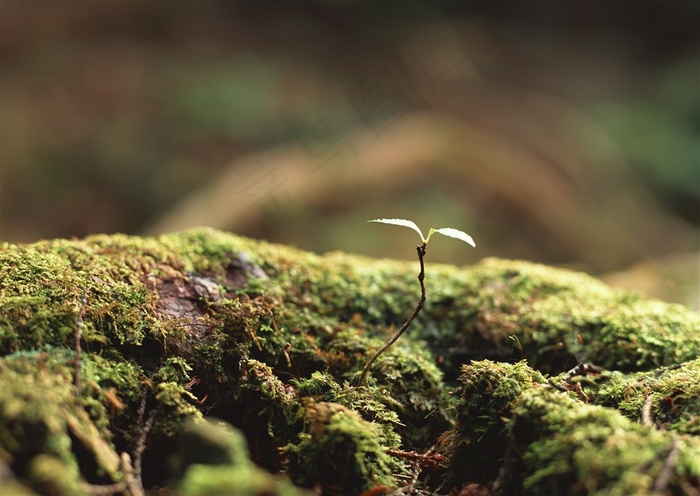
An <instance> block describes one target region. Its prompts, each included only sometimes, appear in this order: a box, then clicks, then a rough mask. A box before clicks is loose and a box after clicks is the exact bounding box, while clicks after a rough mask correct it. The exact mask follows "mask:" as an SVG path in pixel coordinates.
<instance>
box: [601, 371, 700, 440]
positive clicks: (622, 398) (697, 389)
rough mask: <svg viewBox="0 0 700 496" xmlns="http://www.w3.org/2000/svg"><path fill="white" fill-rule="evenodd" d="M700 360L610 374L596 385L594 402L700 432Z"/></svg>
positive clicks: (656, 422) (632, 416) (637, 418)
mask: <svg viewBox="0 0 700 496" xmlns="http://www.w3.org/2000/svg"><path fill="white" fill-rule="evenodd" d="M698 398H700V359H696V360H692V361H690V362H687V363H685V364H683V366H682V367H668V368H661V369H657V370H655V371H653V372H649V371H646V372H638V373H636V374H629V375H626V374H619V373H616V374H611V375H609V376H606V377H605V380H604V381H601V382H600V383H599V384H598V385H597V386H595V387H594V388H593V401H594V403H596V404H598V405H602V406H607V407H611V408H615V409H617V410H619V411H620V412H621V413H622V414H624V415H625V416H626V417H627V418H629V419H630V420H633V421H636V422H644V418H643V417H644V410H645V404H646V403H647V401H648V402H649V405H648V411H649V415H650V418H649V419H648V422H650V423H651V424H653V425H656V426H658V427H661V428H664V429H668V430H671V431H675V432H679V433H682V434H692V435H695V436H698V435H700V401H698Z"/></svg>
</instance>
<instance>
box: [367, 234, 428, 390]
mask: <svg viewBox="0 0 700 496" xmlns="http://www.w3.org/2000/svg"><path fill="white" fill-rule="evenodd" d="M425 250H426V244H425V243H423V244H422V245H418V246H416V251H417V252H418V261H419V262H420V273H419V274H418V281H419V282H420V292H421V297H420V301H419V302H418V305H416V308H415V310H413V313H412V314H411V316H410V317H409V318H408V320H407V321H406V322H405V323H404V325H402V326H401V329H399V330H398V331H396V333H395V334H394V335H393V336H391V338H389V340H388V341H387V342H386V343H384V344H383V345H382V347H381V348H379V349H378V350H377V351H376V352H375V353H374V355H372V358H370V359H369V361H368V362H367V365H365V368H364V369H362V375H361V376H360V380H359V382H358V383H357V386H358V387H362V385H363V384H364V383H365V379H366V378H367V374H368V373H369V369H370V368H371V367H372V364H373V363H374V361H375V360H376V359H377V358H379V355H381V354H382V353H384V352H385V351H386V350H387V349H389V347H390V346H391V345H392V344H394V343H395V342H396V340H397V339H399V338H400V337H401V335H402V334H403V333H404V332H406V329H408V326H410V325H411V322H413V319H415V318H416V316H417V315H418V313H419V312H420V311H421V309H422V308H423V305H424V304H425V282H424V281H425V266H424V264H423V257H424V256H425Z"/></svg>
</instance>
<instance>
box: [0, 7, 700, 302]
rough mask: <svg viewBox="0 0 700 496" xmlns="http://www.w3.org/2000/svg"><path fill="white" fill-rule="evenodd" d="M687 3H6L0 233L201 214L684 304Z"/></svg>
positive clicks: (163, 221) (699, 181) (696, 63)
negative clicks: (420, 249)
mask: <svg viewBox="0 0 700 496" xmlns="http://www.w3.org/2000/svg"><path fill="white" fill-rule="evenodd" d="M699 24H700V4H699V3H698V2H696V1H691V0H673V1H664V2H659V1H651V0H648V1H636V2H632V1H617V2H603V1H575V2H555V1H537V0H527V1H520V2H490V1H486V0H480V1H447V0H444V1H439V2H428V1H420V2H419V1H405V2H404V1H386V2H379V1H375V2H369V1H357V0H345V1H341V0H336V1H327V2H322V1H311V0H307V1H296V2H292V1H277V2H272V1H234V2H224V1H200V2H184V1H180V2H161V1H154V2H137V1H120V2H117V1H100V2H83V1H66V2H48V1H46V2H44V1H33V0H32V1H8V0H1V1H0V63H1V66H0V70H1V74H0V76H1V79H0V147H1V148H0V239H1V240H3V241H10V242H31V241H34V240H38V239H42V238H52V237H70V236H78V237H80V236H84V235H87V234H90V233H97V232H106V233H112V232H125V233H130V234H155V233H159V232H166V231H171V230H175V229H181V228H186V227H190V226H195V225H209V226H213V227H217V228H221V229H227V230H231V231H234V232H237V233H239V234H244V235H248V236H252V237H256V238H264V239H268V240H270V241H276V242H283V243H291V244H295V245H297V246H299V247H302V248H305V249H309V250H314V251H317V252H324V251H328V250H335V249H337V250H344V251H351V252H358V253H365V254H368V255H372V256H387V257H393V258H407V259H412V258H414V257H415V250H414V246H415V244H416V243H417V241H418V239H417V237H416V236H415V234H414V233H411V232H410V231H409V230H405V231H404V230H401V229H400V228H398V227H392V226H380V225H373V224H366V220H368V219H372V218H378V217H401V218H409V219H412V220H414V221H416V222H417V223H418V224H419V225H421V226H422V227H423V228H424V230H426V231H427V229H428V228H429V227H431V226H432V227H444V226H450V227H455V228H458V229H462V230H465V231H467V232H469V233H470V234H471V235H472V236H473V237H474V239H475V240H476V242H477V248H476V250H473V249H471V248H469V247H467V246H466V245H463V244H461V243H459V242H457V241H454V240H449V239H447V238H444V239H440V240H439V241H433V242H432V243H431V245H430V251H429V254H428V262H431V261H432V262H436V261H441V262H452V263H457V264H465V263H472V262H474V261H476V260H478V259H480V258H483V257H486V256H501V257H510V258H526V259H530V260H534V261H538V262H544V263H551V264H556V265H562V266H567V267H572V268H576V269H581V270H585V271H588V272H591V273H594V274H598V275H603V274H605V275H606V276H605V277H606V278H607V280H609V281H611V282H614V283H615V284H619V285H621V286H624V287H628V288H632V289H636V290H639V291H643V292H648V293H650V294H656V295H659V296H661V297H663V298H665V299H670V300H673V301H681V302H684V303H686V304H690V305H691V306H695V307H697V306H698V304H697V298H698V276H699V267H700V266H699V264H700V261H699V258H698V250H699V248H700V242H699V237H698V227H699V225H700V140H699V136H700V94H699V92H700V90H699V88H698V74H699V73H700V59H699V53H698V47H699V46H700V45H699V44H698V42H699V41H700V39H699V38H700V30H698V25H699Z"/></svg>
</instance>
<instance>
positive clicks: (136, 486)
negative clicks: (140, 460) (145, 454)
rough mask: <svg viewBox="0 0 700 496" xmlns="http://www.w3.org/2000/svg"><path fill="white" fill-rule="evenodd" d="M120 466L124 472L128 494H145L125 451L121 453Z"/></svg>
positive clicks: (133, 495) (136, 495)
mask: <svg viewBox="0 0 700 496" xmlns="http://www.w3.org/2000/svg"><path fill="white" fill-rule="evenodd" d="M121 466H122V473H123V474H124V483H125V484H126V490H127V492H128V493H129V496H145V494H146V493H145V492H144V490H143V484H141V481H140V480H139V479H138V478H137V477H136V474H135V473H134V467H133V466H132V465H131V458H130V457H129V453H127V452H126V451H124V452H123V453H122V455H121Z"/></svg>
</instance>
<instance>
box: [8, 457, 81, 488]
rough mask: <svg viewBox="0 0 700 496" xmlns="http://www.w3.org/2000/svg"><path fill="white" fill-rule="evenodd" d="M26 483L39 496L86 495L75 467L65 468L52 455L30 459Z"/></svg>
mask: <svg viewBox="0 0 700 496" xmlns="http://www.w3.org/2000/svg"><path fill="white" fill-rule="evenodd" d="M27 481H28V483H29V485H30V486H31V487H32V488H34V489H35V490H37V491H38V492H39V493H40V494H50V495H55V496H80V495H82V494H86V492H85V491H84V489H83V488H82V486H81V484H80V474H79V473H78V470H77V467H74V466H69V467H66V464H65V462H64V461H63V460H61V459H59V458H57V457H55V456H53V455H46V454H42V455H37V456H35V457H34V458H32V461H31V462H30V463H29V467H28V470H27ZM8 494H9V493H8Z"/></svg>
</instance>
